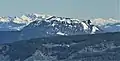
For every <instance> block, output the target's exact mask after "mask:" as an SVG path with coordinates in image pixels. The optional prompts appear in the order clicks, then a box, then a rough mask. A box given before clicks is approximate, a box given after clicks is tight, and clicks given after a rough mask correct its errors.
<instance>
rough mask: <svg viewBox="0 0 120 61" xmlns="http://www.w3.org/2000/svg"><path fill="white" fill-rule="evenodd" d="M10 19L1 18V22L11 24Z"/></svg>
mask: <svg viewBox="0 0 120 61" xmlns="http://www.w3.org/2000/svg"><path fill="white" fill-rule="evenodd" d="M9 21H10V20H9V18H8V17H0V22H9Z"/></svg>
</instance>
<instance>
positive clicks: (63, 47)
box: [0, 32, 120, 61]
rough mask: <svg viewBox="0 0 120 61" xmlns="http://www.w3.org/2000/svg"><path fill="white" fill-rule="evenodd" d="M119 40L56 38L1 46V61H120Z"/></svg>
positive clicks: (106, 36)
mask: <svg viewBox="0 0 120 61" xmlns="http://www.w3.org/2000/svg"><path fill="white" fill-rule="evenodd" d="M119 36H120V33H119V32H114V33H103V34H92V35H90V34H89V35H71V36H54V37H44V38H36V39H30V40H21V41H16V42H13V43H6V44H1V45H0V61H15V60H16V61H119V60H120V58H119V57H120V53H119V52H120V38H119Z"/></svg>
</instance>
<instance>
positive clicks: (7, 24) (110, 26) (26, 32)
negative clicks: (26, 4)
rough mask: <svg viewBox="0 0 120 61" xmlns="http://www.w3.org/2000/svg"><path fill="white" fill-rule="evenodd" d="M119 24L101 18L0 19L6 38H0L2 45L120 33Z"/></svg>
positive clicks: (0, 34) (38, 16) (1, 32)
mask: <svg viewBox="0 0 120 61" xmlns="http://www.w3.org/2000/svg"><path fill="white" fill-rule="evenodd" d="M119 23H120V21H118V20H114V19H108V20H104V19H100V18H99V19H94V20H86V21H84V20H79V19H73V18H65V17H58V16H51V15H42V14H25V15H22V16H21V17H0V37H2V38H6V39H2V38H0V40H2V41H0V43H5V42H12V41H14V40H26V39H32V38H41V37H49V36H58V35H83V34H96V33H106V32H119V30H120V26H119ZM11 31H12V32H11ZM6 33H7V34H6ZM12 33H13V34H12ZM12 36H13V37H14V38H13V37H12Z"/></svg>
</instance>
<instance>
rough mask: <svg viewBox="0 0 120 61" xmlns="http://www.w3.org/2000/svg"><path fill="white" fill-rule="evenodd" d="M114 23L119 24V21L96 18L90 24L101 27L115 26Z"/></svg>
mask: <svg viewBox="0 0 120 61" xmlns="http://www.w3.org/2000/svg"><path fill="white" fill-rule="evenodd" d="M115 23H120V21H119V20H114V19H112V18H109V19H103V18H98V19H94V20H92V24H94V25H97V26H103V25H107V24H115Z"/></svg>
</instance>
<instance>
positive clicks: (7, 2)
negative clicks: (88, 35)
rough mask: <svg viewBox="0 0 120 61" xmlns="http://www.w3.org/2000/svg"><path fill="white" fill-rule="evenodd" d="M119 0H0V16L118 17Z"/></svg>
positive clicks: (119, 17)
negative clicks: (26, 14) (39, 14)
mask: <svg viewBox="0 0 120 61" xmlns="http://www.w3.org/2000/svg"><path fill="white" fill-rule="evenodd" d="M119 3H120V1H119V0H35V1H34V0H1V1H0V7H1V8H0V16H16V15H17V16H18V15H21V14H24V13H44V14H50V15H57V16H65V17H73V18H78V19H88V18H89V19H91V18H107V19H108V18H114V19H120V16H119V14H120V12H119V10H120V8H119V7H120V4H119Z"/></svg>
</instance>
